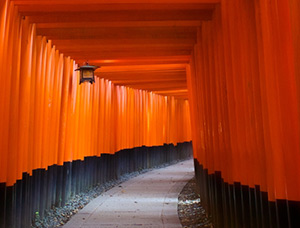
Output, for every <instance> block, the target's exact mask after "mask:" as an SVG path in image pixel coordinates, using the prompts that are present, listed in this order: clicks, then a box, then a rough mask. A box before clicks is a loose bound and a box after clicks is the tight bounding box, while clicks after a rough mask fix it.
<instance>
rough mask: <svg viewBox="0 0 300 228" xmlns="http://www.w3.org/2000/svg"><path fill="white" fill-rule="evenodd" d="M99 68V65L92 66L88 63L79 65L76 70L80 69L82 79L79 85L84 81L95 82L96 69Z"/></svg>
mask: <svg viewBox="0 0 300 228" xmlns="http://www.w3.org/2000/svg"><path fill="white" fill-rule="evenodd" d="M97 68H99V67H98V66H91V65H89V64H88V63H86V65H84V66H81V67H79V68H78V69H76V71H78V70H79V71H80V81H79V85H80V84H81V83H83V82H90V83H91V84H93V83H94V82H95V76H94V71H95V70H96V69H97Z"/></svg>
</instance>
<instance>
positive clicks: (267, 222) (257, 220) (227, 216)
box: [195, 159, 300, 228]
mask: <svg viewBox="0 0 300 228" xmlns="http://www.w3.org/2000/svg"><path fill="white" fill-rule="evenodd" d="M195 172H196V182H197V185H198V190H199V192H200V197H201V202H202V205H203V206H204V208H205V209H206V211H207V213H208V215H210V216H212V218H213V223H214V227H216V228H260V227H262V228H299V227H300V202H298V201H297V202H295V201H288V200H276V201H275V202H272V201H269V199H268V194H267V193H266V192H262V191H261V190H260V187H259V186H255V188H250V187H249V186H245V185H241V184H240V183H238V182H236V183H234V184H233V185H231V184H228V183H224V181H223V179H222V176H221V172H216V173H214V174H210V175H209V174H208V172H207V170H206V169H203V166H202V165H200V164H199V163H198V161H197V160H196V159H195Z"/></svg>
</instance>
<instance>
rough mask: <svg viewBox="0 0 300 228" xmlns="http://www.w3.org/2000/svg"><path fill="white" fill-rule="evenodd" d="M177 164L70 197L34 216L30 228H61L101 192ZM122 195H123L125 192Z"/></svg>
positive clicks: (130, 175)
mask: <svg viewBox="0 0 300 228" xmlns="http://www.w3.org/2000/svg"><path fill="white" fill-rule="evenodd" d="M177 162H180V161H174V162H171V163H169V164H164V165H161V166H158V167H155V168H150V169H144V170H139V171H137V172H134V173H130V174H125V175H123V176H121V177H120V179H119V180H113V181H110V182H107V183H105V184H101V185H96V186H95V187H93V188H91V189H89V190H88V191H86V192H83V193H80V194H78V195H75V196H73V197H71V199H70V200H69V201H68V203H66V205H65V206H64V207H55V206H53V207H52V208H51V209H50V210H46V212H45V216H44V217H43V218H40V217H39V216H36V218H35V219H34V220H33V222H32V228H54V227H61V226H63V225H64V224H66V223H67V222H68V221H69V220H70V218H71V216H72V215H74V214H76V213H77V212H78V211H79V210H80V209H82V208H83V207H84V206H85V205H87V204H88V203H89V202H90V201H91V200H92V199H94V198H96V197H98V196H99V195H101V194H102V193H103V192H105V191H108V190H109V189H111V188H112V187H114V186H119V187H122V185H120V184H121V183H122V182H124V181H127V180H129V179H130V178H132V177H136V176H138V175H140V174H143V173H146V172H148V171H151V170H153V169H156V168H162V167H166V166H168V165H172V164H175V163H177ZM123 191H124V190H123ZM123 193H125V191H124V192H123Z"/></svg>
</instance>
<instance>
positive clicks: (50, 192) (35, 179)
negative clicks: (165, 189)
mask: <svg viewBox="0 0 300 228" xmlns="http://www.w3.org/2000/svg"><path fill="white" fill-rule="evenodd" d="M192 153H193V152H192V143H191V142H185V143H179V144H177V145H176V146H174V145H173V144H165V145H163V146H155V147H146V146H142V147H137V148H133V149H125V150H121V151H118V152H117V153H115V154H101V156H100V157H97V156H92V157H85V158H84V160H83V161H82V160H76V161H73V162H64V164H63V165H62V166H59V165H52V166H49V167H48V168H47V170H45V169H36V170H33V172H32V176H30V175H29V174H27V173H23V178H22V180H18V181H17V182H16V183H15V185H14V186H6V184H5V183H0V228H7V227H9V228H30V227H31V224H32V222H33V221H34V220H35V219H36V217H37V216H38V217H40V218H42V217H43V216H44V215H45V211H46V210H48V209H50V208H51V207H53V206H57V207H61V206H64V205H65V204H66V203H67V202H68V200H69V199H70V198H71V197H72V196H74V195H76V194H78V193H80V192H83V191H86V190H87V189H89V188H91V187H94V186H95V185H98V184H100V185H101V184H105V183H106V182H109V181H113V180H118V179H120V178H121V177H122V176H123V175H126V174H130V173H133V172H138V171H142V170H144V169H149V168H155V167H157V166H161V165H166V164H171V163H174V162H176V161H179V160H183V159H187V158H189V157H191V156H192Z"/></svg>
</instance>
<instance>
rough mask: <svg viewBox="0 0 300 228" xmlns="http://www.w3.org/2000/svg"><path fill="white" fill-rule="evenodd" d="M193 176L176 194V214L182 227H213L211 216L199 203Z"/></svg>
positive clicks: (199, 199)
mask: <svg viewBox="0 0 300 228" xmlns="http://www.w3.org/2000/svg"><path fill="white" fill-rule="evenodd" d="M196 192H197V190H196V181H195V178H193V179H191V180H190V181H189V182H188V183H187V184H186V185H185V186H184V188H183V189H182V191H181V193H180V194H179V196H178V216H179V219H180V222H181V224H182V227H183V228H196V227H200V228H201V227H206V228H207V227H209V228H213V227H214V226H213V224H212V222H211V218H210V217H208V216H207V214H206V211H205V209H204V208H203V207H202V205H201V198H200V195H199V194H197V193H196Z"/></svg>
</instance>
